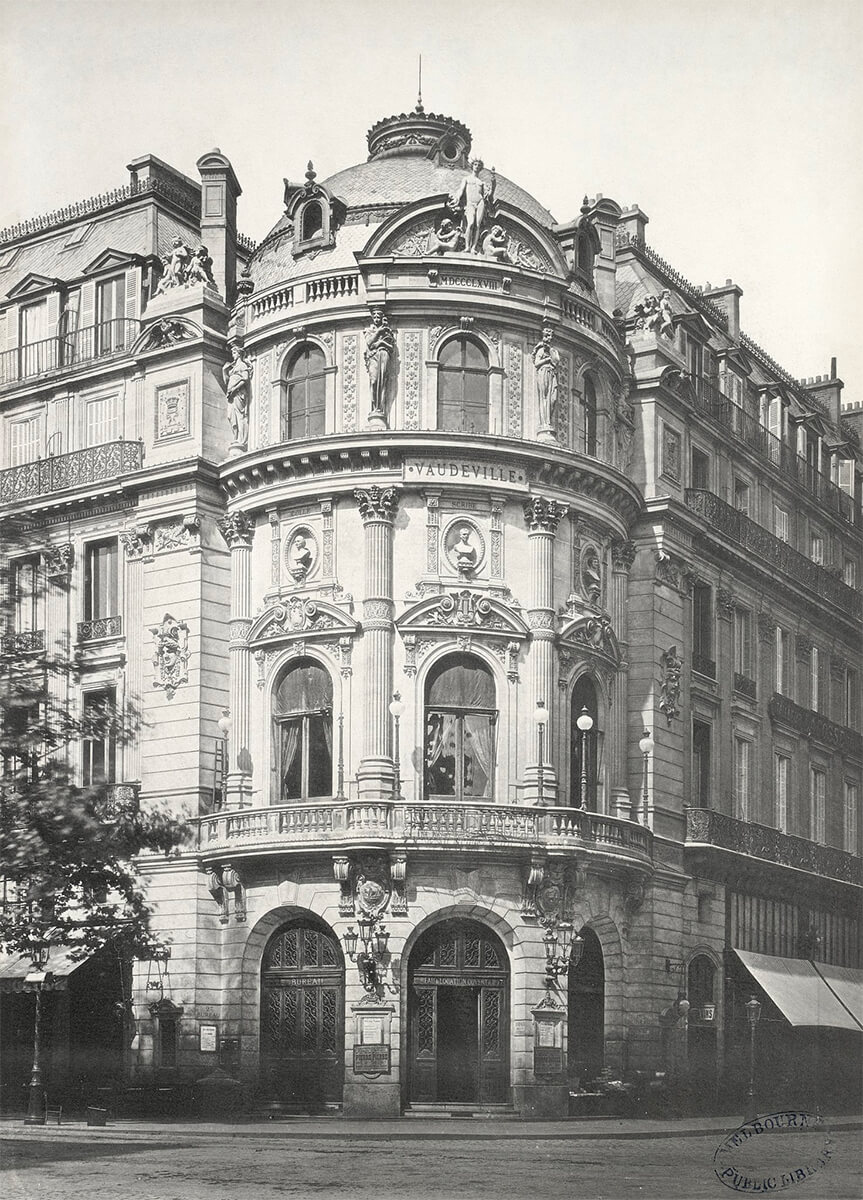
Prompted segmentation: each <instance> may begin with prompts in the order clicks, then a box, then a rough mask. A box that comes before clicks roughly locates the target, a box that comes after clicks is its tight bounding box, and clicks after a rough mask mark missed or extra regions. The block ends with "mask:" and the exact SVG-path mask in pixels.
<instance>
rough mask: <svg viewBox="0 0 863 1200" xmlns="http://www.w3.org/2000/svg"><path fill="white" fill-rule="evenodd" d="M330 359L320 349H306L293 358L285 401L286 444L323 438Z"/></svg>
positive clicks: (303, 347) (311, 347)
mask: <svg viewBox="0 0 863 1200" xmlns="http://www.w3.org/2000/svg"><path fill="white" fill-rule="evenodd" d="M325 367H326V359H325V358H324V354H323V351H322V350H319V349H318V348H317V346H309V345H306V346H302V347H301V348H300V349H299V350H298V352H297V353H296V354H295V355H294V357H293V358H292V359H291V363H290V366H289V368H288V374H287V378H286V380H285V393H284V398H283V400H282V422H281V424H282V441H283V442H289V441H294V440H297V439H301V438H310V437H320V435H321V434H322V433H323V432H324V423H325V418H326V375H325V373H324V369H325Z"/></svg>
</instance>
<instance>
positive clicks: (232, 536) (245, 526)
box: [218, 512, 255, 550]
mask: <svg viewBox="0 0 863 1200" xmlns="http://www.w3.org/2000/svg"><path fill="white" fill-rule="evenodd" d="M218 524H219V529H221V531H222V537H223V538H224V539H225V541H226V542H227V543H228V545H229V546H230V548H231V549H232V550H233V549H234V548H235V547H236V546H251V544H252V537H253V535H254V532H255V527H254V525H253V524H252V522H251V521H250V520H249V518H248V517H247V516H246V514H245V513H241V512H233V513H228V515H227V516H226V517H222V519H221V521H219V523H218Z"/></svg>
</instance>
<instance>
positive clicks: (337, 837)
mask: <svg viewBox="0 0 863 1200" xmlns="http://www.w3.org/2000/svg"><path fill="white" fill-rule="evenodd" d="M313 847H316V848H318V849H321V850H325V851H336V850H350V849H352V848H356V849H359V848H363V847H376V848H387V847H392V848H395V847H399V848H403V849H404V848H406V849H410V848H412V847H416V848H421V849H423V850H426V849H428V850H436V851H446V850H453V851H459V850H470V851H471V852H474V853H475V852H476V851H482V850H495V851H500V850H502V849H504V850H506V849H511V850H527V851H537V850H543V849H548V850H567V849H572V850H580V851H588V852H592V856H593V855H596V857H597V858H599V859H602V860H605V861H608V862H614V861H616V862H622V863H628V864H630V865H638V864H642V865H643V866H644V867H645V868H648V867H650V865H651V862H652V856H653V835H652V833H651V832H650V830H649V829H647V828H646V827H645V826H644V825H639V824H638V823H636V822H634V821H625V820H621V819H620V818H618V817H608V816H604V815H602V814H600V813H594V812H583V811H581V810H580V809H573V808H524V807H519V806H516V805H511V804H462V803H458V802H452V803H450V802H448V801H441V802H430V803H413V802H405V801H375V802H369V801H356V800H332V801H329V800H324V801H320V802H316V803H309V804H291V805H284V806H279V807H275V806H274V807H271V808H257V809H240V810H227V811H224V812H218V813H213V814H211V815H209V816H206V817H201V818H200V821H199V843H198V849H199V853H200V855H201V857H202V858H203V859H209V860H211V861H212V860H216V859H218V858H220V857H228V856H230V857H231V858H232V859H233V858H236V857H250V856H253V855H259V854H261V855H263V854H273V853H281V852H285V853H291V852H294V853H296V852H303V853H308V851H309V849H311V848H313Z"/></svg>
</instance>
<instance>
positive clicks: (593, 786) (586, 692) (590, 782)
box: [569, 675, 599, 812]
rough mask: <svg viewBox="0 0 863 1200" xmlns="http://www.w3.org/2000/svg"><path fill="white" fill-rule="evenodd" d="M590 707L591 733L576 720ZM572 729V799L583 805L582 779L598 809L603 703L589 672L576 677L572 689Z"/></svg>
mask: <svg viewBox="0 0 863 1200" xmlns="http://www.w3.org/2000/svg"><path fill="white" fill-rule="evenodd" d="M585 708H586V709H587V711H588V713H589V714H590V716H591V717H592V718H593V728H592V729H591V730H590V731H589V732H588V733H582V731H581V730H580V729H579V728H578V725H577V724H576V722H577V721H578V718H579V716H580V715H581V712H582V710H583V709H585ZM570 713H571V732H570V746H571V748H572V753H571V764H572V769H571V770H570V778H569V802H570V804H571V806H572V807H573V808H580V807H581V799H582V796H581V791H582V783H583V784H584V803H585V808H586V809H587V810H588V811H589V812H596V795H597V779H598V776H599V760H598V749H599V705H598V703H597V698H596V688H595V687H594V684H593V680H592V679H591V678H590V677H589V676H588V675H582V676H581V678H580V679H578V680H576V684H575V687H574V688H573V689H572V702H571V704H570Z"/></svg>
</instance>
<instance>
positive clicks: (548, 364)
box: [533, 325, 560, 434]
mask: <svg viewBox="0 0 863 1200" xmlns="http://www.w3.org/2000/svg"><path fill="white" fill-rule="evenodd" d="M551 338H552V330H551V328H550V327H549V326H548V325H546V327H545V328H544V329H543V331H542V340H541V341H539V342H537V344H536V346H535V347H534V350H533V365H534V368H535V369H536V395H537V400H538V401H539V431H540V433H542V432H545V433H547V434H548V433H551V434H553V433H554V428H555V418H556V417H557V397H558V388H559V375H560V355H559V354H558V352H557V351H556V350H555V348H554V346H552V344H551Z"/></svg>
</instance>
